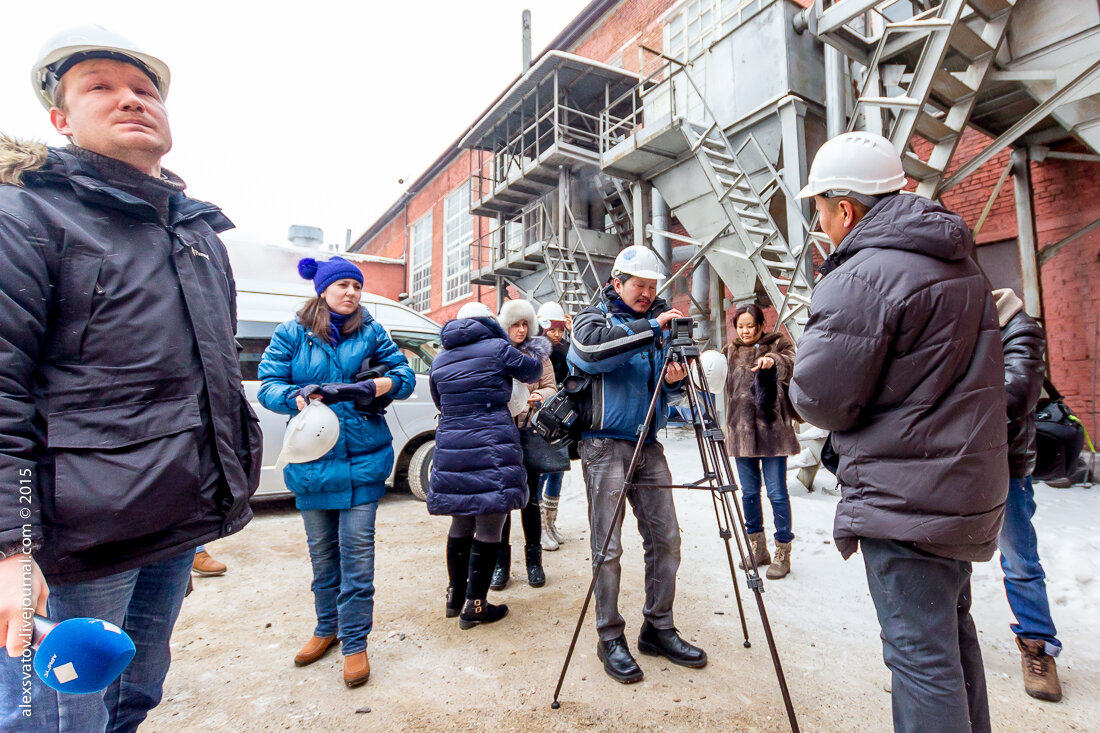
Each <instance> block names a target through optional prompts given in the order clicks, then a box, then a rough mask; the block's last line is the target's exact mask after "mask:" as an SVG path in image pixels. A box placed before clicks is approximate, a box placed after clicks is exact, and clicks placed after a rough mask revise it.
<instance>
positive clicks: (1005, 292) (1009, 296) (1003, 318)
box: [993, 288, 1024, 328]
mask: <svg viewBox="0 0 1100 733" xmlns="http://www.w3.org/2000/svg"><path fill="white" fill-rule="evenodd" d="M993 299H994V301H996V303H997V321H998V323H999V325H1000V327H1001V328H1004V327H1005V324H1006V323H1008V322H1009V321H1011V320H1012V317H1013V316H1014V315H1016V314H1017V313H1019V312H1020V311H1022V310H1023V309H1024V301H1022V300H1020V296H1018V295H1016V293H1015V292H1013V290H1012V288H1003V289H1001V290H994V291H993Z"/></svg>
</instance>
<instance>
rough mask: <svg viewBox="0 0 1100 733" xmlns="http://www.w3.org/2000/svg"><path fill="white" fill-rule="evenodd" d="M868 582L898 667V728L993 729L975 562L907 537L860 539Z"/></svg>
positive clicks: (890, 660)
mask: <svg viewBox="0 0 1100 733" xmlns="http://www.w3.org/2000/svg"><path fill="white" fill-rule="evenodd" d="M859 546H860V550H861V551H862V552H863V559H864V562H865V563H866V566H867V585H868V586H869V587H870V590H871V598H872V600H874V602H875V610H876V611H877V612H878V622H879V626H881V628H882V634H881V636H882V658H883V660H884V661H885V662H886V666H887V667H889V668H890V671H891V672H892V673H893V684H892V689H893V695H892V702H893V710H894V730H895V731H896V732H897V733H908V732H909V731H912V732H913V733H917V732H918V731H919V732H920V733H939V732H941V731H942V732H943V733H958V732H959V731H979V732H981V733H985V732H986V731H989V730H990V725H989V700H988V698H987V697H986V688H985V668H984V667H983V666H982V650H981V648H980V647H979V646H978V632H977V630H976V629H975V628H974V619H973V618H971V616H970V570H971V568H970V563H968V562H964V561H962V560H952V559H949V558H946V557H939V556H937V555H932V554H930V553H927V552H923V551H921V550H918V549H916V548H914V547H913V546H912V545H911V544H909V543H906V542H895V541H892V540H872V539H860V541H859Z"/></svg>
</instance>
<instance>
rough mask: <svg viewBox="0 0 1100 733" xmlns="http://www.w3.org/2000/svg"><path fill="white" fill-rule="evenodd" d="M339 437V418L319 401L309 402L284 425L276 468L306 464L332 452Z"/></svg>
mask: <svg viewBox="0 0 1100 733" xmlns="http://www.w3.org/2000/svg"><path fill="white" fill-rule="evenodd" d="M339 438H340V419H339V418H338V417H336V413H335V412H333V411H332V408H331V407H329V406H328V405H326V404H324V403H323V402H321V401H320V400H309V402H308V403H307V404H306V406H305V407H304V408H302V411H301V412H299V413H298V414H297V415H295V416H294V417H293V418H292V419H291V421H290V422H288V423H287V425H286V433H285V434H284V435H283V450H282V452H281V453H279V460H277V461H276V462H275V468H277V469H279V470H282V469H283V468H284V467H285V466H286V464H288V463H309V462H310V461H316V460H317V459H318V458H320V457H321V456H323V455H325V454H326V453H328V452H329V451H330V450H332V447H333V446H334V445H336V441H337V440H339Z"/></svg>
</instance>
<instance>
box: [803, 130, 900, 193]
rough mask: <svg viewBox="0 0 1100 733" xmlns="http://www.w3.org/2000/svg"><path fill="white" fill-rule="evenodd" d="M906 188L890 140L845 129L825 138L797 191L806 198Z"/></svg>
mask: <svg viewBox="0 0 1100 733" xmlns="http://www.w3.org/2000/svg"><path fill="white" fill-rule="evenodd" d="M903 188H905V170H904V169H903V168H902V165H901V156H900V155H899V154H898V151H897V149H896V148H895V147H894V146H893V145H891V144H890V141H889V140H887V139H886V138H884V137H883V136H882V135H875V134H874V133H870V132H846V133H844V134H843V135H837V136H836V137H834V138H832V139H830V140H828V141H826V143H825V144H824V145H822V146H821V148H820V149H819V150H818V151H817V155H816V156H814V162H813V165H811V166H810V176H809V181H808V182H807V184H806V186H805V187H804V188H803V189H802V190H801V191H799V192H798V198H800V199H808V198H812V197H814V196H819V195H821V194H825V193H827V192H830V191H831V192H834V193H835V194H837V195H845V194H848V193H857V194H862V195H864V196H881V195H883V194H887V193H893V192H895V191H900V190H901V189H903Z"/></svg>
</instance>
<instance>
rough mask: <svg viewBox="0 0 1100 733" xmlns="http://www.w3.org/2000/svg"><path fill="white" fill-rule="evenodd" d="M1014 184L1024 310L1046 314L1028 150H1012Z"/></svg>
mask: <svg viewBox="0 0 1100 733" xmlns="http://www.w3.org/2000/svg"><path fill="white" fill-rule="evenodd" d="M1012 187H1013V191H1014V192H1015V194H1016V241H1017V243H1018V244H1019V247H1020V279H1021V280H1022V281H1023V287H1024V310H1026V311H1027V314H1028V315H1029V316H1031V317H1033V318H1042V317H1043V304H1042V288H1041V286H1040V283H1039V261H1038V258H1037V257H1036V250H1037V249H1038V247H1037V245H1036V241H1037V240H1038V234H1037V232H1036V230H1035V201H1034V199H1033V196H1032V190H1031V160H1030V158H1029V157H1028V154H1027V150H1026V149H1023V150H1013V151H1012Z"/></svg>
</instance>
